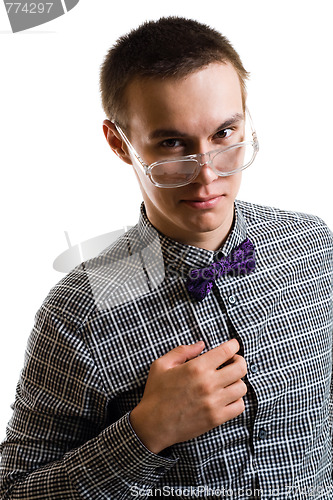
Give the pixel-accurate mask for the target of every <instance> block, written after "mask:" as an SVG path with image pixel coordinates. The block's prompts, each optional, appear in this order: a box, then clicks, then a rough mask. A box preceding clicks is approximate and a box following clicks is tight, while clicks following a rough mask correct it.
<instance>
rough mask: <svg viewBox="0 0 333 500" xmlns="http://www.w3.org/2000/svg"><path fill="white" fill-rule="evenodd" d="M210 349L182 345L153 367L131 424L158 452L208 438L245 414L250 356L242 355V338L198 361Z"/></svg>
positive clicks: (159, 359) (151, 447)
mask: <svg viewBox="0 0 333 500" xmlns="http://www.w3.org/2000/svg"><path fill="white" fill-rule="evenodd" d="M204 347H205V346H204V343H203V342H197V343H196V344H192V345H182V346H178V347H176V348H175V349H172V350H171V351H169V352H167V353H166V354H165V355H164V356H162V357H160V358H158V359H157V360H156V361H154V362H153V363H152V365H151V367H150V371H149V374H148V378H147V382H146V387H145V390H144V393H143V397H142V399H141V401H140V403H139V404H138V405H137V406H136V407H135V408H134V409H133V410H132V412H131V414H130V421H131V424H132V427H133V429H134V430H135V432H136V434H137V435H138V437H139V438H140V440H141V441H142V442H143V444H144V445H145V446H146V447H147V448H148V449H149V450H151V451H152V452H153V453H159V452H160V451H162V450H163V449H164V448H167V447H168V446H171V445H173V444H175V443H179V442H182V441H187V440H188V439H192V438H194V437H196V436H199V435H200V434H204V433H205V432H207V431H209V430H210V429H213V428H214V427H217V426H218V425H221V424H223V423H224V422H226V421H227V420H231V419H232V418H235V417H237V416H238V415H240V414H241V413H242V412H243V411H244V402H243V399H242V397H243V396H244V395H245V394H246V391H247V388H246V385H245V383H244V382H243V381H242V380H241V378H242V377H244V376H245V375H246V373H247V369H246V362H245V360H244V358H243V357H242V356H239V355H237V354H236V352H237V351H238V350H239V344H238V342H237V340H236V339H232V340H229V341H228V342H225V343H223V344H221V345H219V346H218V347H215V348H214V349H212V350H210V351H208V352H206V353H205V354H202V356H199V357H198V355H199V354H200V353H201V352H202V350H203V349H204ZM221 365H224V366H222V368H220V369H217V368H219V367H220V366H221Z"/></svg>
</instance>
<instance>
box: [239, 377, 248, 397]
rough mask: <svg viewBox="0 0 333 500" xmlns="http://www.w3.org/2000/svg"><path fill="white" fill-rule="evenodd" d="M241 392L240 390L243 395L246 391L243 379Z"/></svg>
mask: <svg viewBox="0 0 333 500" xmlns="http://www.w3.org/2000/svg"><path fill="white" fill-rule="evenodd" d="M240 389H241V392H242V396H245V394H246V393H247V385H246V384H245V382H244V381H243V380H241V388H240Z"/></svg>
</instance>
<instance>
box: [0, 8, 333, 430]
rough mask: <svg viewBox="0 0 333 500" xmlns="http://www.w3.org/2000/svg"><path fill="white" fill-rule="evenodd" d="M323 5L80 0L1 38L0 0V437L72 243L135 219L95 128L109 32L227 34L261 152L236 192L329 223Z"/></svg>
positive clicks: (131, 193)
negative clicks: (38, 320)
mask: <svg viewBox="0 0 333 500" xmlns="http://www.w3.org/2000/svg"><path fill="white" fill-rule="evenodd" d="M330 4H331V2H330V1H329V0H326V1H324V0H318V1H317V2H308V1H300V0H293V1H287V0H282V1H279V2H276V1H267V0H252V1H249V0H232V1H231V0H228V1H226V0H218V1H216V0H211V1H210V2H200V1H198V2H194V1H187V0H182V1H179V0H177V1H174V0H169V1H168V2H165V3H161V2H151V1H150V0H149V1H146V0H140V1H128V2H118V3H117V2H114V1H111V0H98V2H93V1H91V0H90V1H88V0H81V1H80V2H79V4H78V5H77V6H76V7H75V8H74V9H73V10H72V11H70V12H69V13H68V14H66V15H65V16H62V17H60V18H58V19H56V20H54V21H52V22H50V23H47V24H45V25H43V26H40V27H38V28H34V29H32V30H29V31H26V32H22V33H17V34H12V33H11V31H10V26H9V21H8V19H7V16H6V11H5V7H4V4H3V3H2V2H1V3H0V55H1V59H0V61H1V69H0V71H1V76H0V141H1V147H0V165H1V197H0V202H1V294H2V297H1V302H0V303H1V308H2V309H1V335H0V381H1V386H0V405H1V406H0V439H2V437H3V436H4V434H5V425H6V422H7V421H8V419H9V417H10V415H11V410H10V404H11V402H12V401H13V399H14V393H15V385H16V382H17V380H18V377H19V372H20V370H21V368H22V364H23V356H24V349H25V346H26V342H27V338H28V335H29V333H30V330H31V328H32V325H33V320H34V315H35V312H36V311H37V309H38V307H39V306H40V304H41V302H42V300H43V299H44V298H45V296H46V295H47V293H48V291H49V289H50V288H51V287H52V286H53V285H54V284H55V283H56V282H57V281H59V279H60V278H61V277H62V276H63V275H62V274H61V273H59V272H56V271H55V270H53V268H52V263H53V260H54V259H55V257H56V256H57V255H58V254H60V253H61V252H62V251H64V250H65V249H66V247H67V243H66V239H65V236H64V231H68V233H69V236H70V239H71V242H72V244H76V243H78V242H81V241H83V240H86V239H88V238H91V237H93V236H97V235H99V234H102V233H106V232H109V231H113V230H115V229H120V228H121V227H123V226H124V225H133V224H135V223H136V221H137V218H138V212H139V204H140V200H141V195H140V192H139V188H138V187H137V185H136V182H135V179H134V175H133V173H132V172H131V168H130V167H128V166H126V165H125V164H123V163H121V162H120V160H118V159H117V158H116V157H115V156H114V155H112V153H111V151H110V150H109V148H108V146H107V143H106V141H105V139H104V136H103V133H102V120H103V119H104V114H103V111H102V107H101V104H100V96H99V86H98V76H99V67H100V64H101V63H102V60H103V58H104V56H105V54H106V52H107V50H108V48H109V47H110V46H111V45H112V44H113V42H114V41H115V40H116V38H117V37H118V36H120V35H122V34H124V33H125V32H127V31H129V30H130V29H131V28H134V27H136V26H137V25H138V24H139V23H141V22H143V21H145V20H148V19H156V18H158V17H160V16H162V15H182V16H185V17H192V18H194V19H197V20H199V21H201V22H205V23H208V24H210V25H211V26H213V27H214V28H217V29H218V30H219V31H221V32H222V33H223V34H224V35H226V36H227V37H228V38H229V39H230V40H231V42H232V43H233V45H234V47H235V48H236V50H237V51H238V52H239V54H240V56H241V58H242V60H243V63H244V65H245V67H246V69H247V70H248V71H250V72H251V81H250V83H249V84H248V91H249V101H248V104H249V108H250V110H251V113H252V117H253V120H254V123H255V127H256V129H257V133H258V137H259V141H260V152H259V155H258V157H257V159H256V161H255V164H254V165H253V166H252V167H251V168H250V169H249V170H247V171H245V172H244V174H243V185H242V187H241V191H240V193H239V195H238V198H239V199H244V200H248V201H253V202H255V203H262V204H265V205H272V206H276V207H280V208H284V209H289V210H295V211H300V212H308V213H314V214H316V215H319V216H320V217H322V218H323V219H324V220H325V221H326V222H327V223H328V225H329V226H330V227H331V228H332V227H333V210H332V169H333V165H332V152H331V148H332V116H333V104H332V102H333V101H332V70H331V63H332V55H331V53H332V47H333V34H332V33H333V31H332V26H331V24H332V16H331V5H330Z"/></svg>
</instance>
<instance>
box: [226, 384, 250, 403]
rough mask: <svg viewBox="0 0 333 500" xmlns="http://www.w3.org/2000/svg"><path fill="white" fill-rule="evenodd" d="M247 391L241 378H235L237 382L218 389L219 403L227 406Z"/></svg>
mask: <svg viewBox="0 0 333 500" xmlns="http://www.w3.org/2000/svg"><path fill="white" fill-rule="evenodd" d="M246 393H247V386H246V384H245V382H243V380H237V382H235V383H233V384H231V385H229V386H228V387H225V388H222V389H221V391H220V398H221V403H222V405H223V406H227V405H229V404H231V403H233V402H234V401H237V400H238V399H240V398H243V397H244V396H245V394H246Z"/></svg>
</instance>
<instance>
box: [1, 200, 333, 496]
mask: <svg viewBox="0 0 333 500" xmlns="http://www.w3.org/2000/svg"><path fill="white" fill-rule="evenodd" d="M246 237H248V238H250V239H251V241H252V242H253V243H254V245H255V248H256V270H255V272H253V273H251V274H249V275H247V276H240V277H232V276H228V277H221V278H219V279H218V280H217V281H216V283H215V284H214V287H213V290H212V292H211V293H210V294H209V295H208V296H207V297H206V298H205V299H204V300H203V301H202V302H196V301H195V300H194V299H190V298H189V296H188V294H187V291H186V288H185V280H186V278H187V275H188V272H189V270H190V269H191V268H192V267H199V266H204V265H208V264H209V263H211V261H212V259H213V258H214V257H215V254H214V252H210V251H208V250H204V249H199V248H195V247H191V246H186V245H183V244H180V243H177V242H174V241H171V240H170V239H168V238H166V237H164V236H163V235H160V234H159V233H157V231H155V230H154V228H153V227H152V226H151V224H150V223H149V221H148V219H147V217H146V215H145V212H144V207H143V206H142V207H141V215H140V220H139V223H138V225H136V226H135V227H134V228H132V229H131V230H130V231H129V232H128V233H126V234H125V235H124V236H122V237H121V238H120V239H119V240H118V241H117V242H116V243H115V244H113V245H112V246H111V247H109V248H108V249H106V250H105V251H104V252H103V253H102V254H101V255H100V256H98V257H96V258H95V259H92V260H91V261H88V262H86V263H85V264H84V265H82V266H79V267H77V268H76V269H74V270H73V271H72V272H71V273H69V275H67V276H66V277H65V278H64V279H62V280H61V281H60V282H59V283H58V284H57V285H56V286H55V287H54V288H53V289H52V290H51V291H50V293H49V295H48V297H47V298H46V299H45V301H44V303H43V305H42V306H41V308H40V310H39V311H38V313H37V315H36V320H35V325H34V328H33V331H32V333H31V336H30V339H29V342H28V346H27V350H26V357H25V364H24V369H23V371H22V374H21V377H20V381H19V383H18V386H17V393H16V400H15V403H14V407H13V408H14V413H13V417H12V419H11V421H10V423H9V425H8V428H7V438H6V441H5V442H4V443H3V444H2V446H1V450H2V462H1V486H0V498H1V499H29V500H35V499H42V500H49V499H61V500H64V499H73V500H74V499H75V500H76V499H81V498H82V499H91V500H93V499H94V500H97V499H112V500H113V499H115V500H118V499H126V500H128V499H131V498H149V496H151V495H152V494H153V493H154V492H155V494H156V497H159V492H160V491H164V492H167V494H166V495H165V496H168V497H169V498H172V496H173V497H174V498H176V497H177V498H191V497H190V496H189V491H190V488H193V490H192V491H193V496H192V498H197V497H198V495H197V496H196V494H197V493H198V491H199V490H198V488H201V491H204V493H205V495H206V497H209V498H225V497H227V496H229V498H230V497H231V494H232V495H233V496H232V498H239V499H243V498H244V499H245V498H247V499H248V498H250V493H249V491H250V490H253V489H254V488H255V485H257V487H258V488H260V492H261V498H262V499H265V500H268V499H270V498H280V499H285V498H292V499H301V498H302V499H305V498H313V499H328V498H333V480H332V436H333V433H332V415H333V412H332V407H331V401H330V397H331V380H332V333H333V281H332V280H333V235H332V233H331V231H330V230H329V229H328V227H327V226H326V225H325V224H324V222H323V221H322V220H321V219H319V218H317V217H315V216H310V215H306V214H301V213H296V212H286V211H283V210H278V209H274V208H269V207H264V206H259V205H254V204H251V203H247V202H242V201H237V200H236V202H235V222H234V227H233V230H232V232H231V233H230V235H229V237H228V239H227V241H226V242H225V244H224V246H223V248H222V252H223V254H224V255H228V254H229V253H230V251H231V250H232V248H234V247H235V246H237V245H239V244H240V243H241V242H242V241H243V240H244V239H245V238H246ZM231 337H236V338H237V339H238V341H239V342H240V345H241V353H242V354H243V355H244V356H245V359H246V361H247V365H248V375H247V377H246V382H247V385H248V393H247V395H246V396H245V398H244V399H245V411H244V412H243V413H242V414H241V415H240V416H239V417H237V418H235V419H233V420H231V421H229V422H227V423H225V424H223V425H222V426H220V427H217V428H215V429H213V430H211V431H210V432H208V433H206V434H204V435H202V436H199V437H198V438H195V439H192V440H190V441H188V442H185V443H179V444H176V445H174V446H172V447H171V448H169V449H168V450H165V452H164V453H162V454H160V455H155V454H153V453H151V452H150V451H149V450H147V449H146V448H145V447H144V446H143V444H142V443H141V442H140V441H139V439H138V438H137V436H136V435H135V433H134V431H133V429H132V428H131V425H130V423H129V418H128V417H129V412H130V411H131V409H132V408H133V407H134V406H135V405H136V404H137V403H138V402H139V401H140V398H141V396H142V393H143V388H144V384H145V380H146V378H147V374H148V371H149V367H150V365H151V363H152V361H153V360H155V359H156V358H158V357H159V356H161V355H163V354H164V353H166V352H167V351H169V350H170V349H172V348H174V347H176V346H177V345H179V344H190V343H193V342H196V341H197V340H204V341H205V343H206V346H207V349H212V348H213V347H216V346H217V345H219V344H220V343H221V342H224V341H226V340H228V339H229V338H231ZM330 410H331V413H330ZM193 418H195V416H193ZM204 487H206V490H203V488H204ZM172 488H178V490H174V494H173V495H171V493H172ZM186 488H187V489H186ZM195 488H197V489H195ZM218 493H220V495H218ZM176 494H177V495H176ZM214 494H216V496H215V497H214ZM201 497H203V494H202V495H201Z"/></svg>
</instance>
